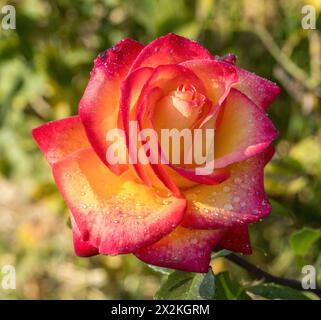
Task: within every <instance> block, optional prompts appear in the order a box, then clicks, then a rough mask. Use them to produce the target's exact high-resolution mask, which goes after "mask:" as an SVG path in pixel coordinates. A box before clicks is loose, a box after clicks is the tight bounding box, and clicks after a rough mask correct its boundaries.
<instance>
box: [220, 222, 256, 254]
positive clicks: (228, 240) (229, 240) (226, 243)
mask: <svg viewBox="0 0 321 320" xmlns="http://www.w3.org/2000/svg"><path fill="white" fill-rule="evenodd" d="M219 246H220V247H222V248H224V249H227V250H231V251H234V252H240V253H244V254H251V253H252V248H251V241H250V235H249V229H248V226H247V225H246V226H240V227H234V228H230V229H228V230H226V232H225V233H224V236H223V237H222V239H221V241H220V243H219Z"/></svg>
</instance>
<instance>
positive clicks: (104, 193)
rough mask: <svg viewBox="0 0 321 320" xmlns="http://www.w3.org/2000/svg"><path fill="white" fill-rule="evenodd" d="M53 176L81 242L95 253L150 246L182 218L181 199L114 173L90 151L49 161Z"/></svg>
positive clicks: (134, 249) (130, 175)
mask: <svg viewBox="0 0 321 320" xmlns="http://www.w3.org/2000/svg"><path fill="white" fill-rule="evenodd" d="M53 174H54V178H55V181H56V184H57V186H58V189H59V191H60V192H61V194H62V196H63V197H64V199H65V201H66V203H67V205H68V207H69V209H70V210H71V212H72V214H73V217H74V219H75V222H76V224H77V226H78V228H79V230H80V232H81V234H82V238H83V240H84V241H86V242H88V243H89V244H91V245H92V246H94V247H96V248H98V249H99V253H101V254H118V253H129V252H133V251H136V250H138V249H140V248H141V247H144V246H147V245H150V244H151V243H154V242H156V241H158V240H160V239H161V238H162V237H164V236H165V235H166V234H168V233H169V232H171V231H172V230H173V229H174V228H175V227H176V226H177V225H178V224H179V222H180V221H181V219H182V217H183V214H184V210H185V206H186V200H185V199H179V198H176V197H174V196H171V195H163V194H160V193H158V192H157V190H154V189H152V188H148V187H146V186H145V185H142V184H140V183H137V182H135V181H134V180H133V179H134V178H133V176H132V173H131V172H130V171H127V172H126V173H124V174H122V175H121V176H116V175H114V174H113V173H111V172H110V171H109V170H108V168H106V166H105V165H104V164H103V163H102V162H101V161H100V160H99V158H98V157H97V155H96V154H95V153H94V152H93V150H91V149H87V150H81V151H79V152H76V153H74V154H72V155H71V156H70V157H67V158H65V159H64V160H62V161H60V162H57V163H55V164H54V166H53Z"/></svg>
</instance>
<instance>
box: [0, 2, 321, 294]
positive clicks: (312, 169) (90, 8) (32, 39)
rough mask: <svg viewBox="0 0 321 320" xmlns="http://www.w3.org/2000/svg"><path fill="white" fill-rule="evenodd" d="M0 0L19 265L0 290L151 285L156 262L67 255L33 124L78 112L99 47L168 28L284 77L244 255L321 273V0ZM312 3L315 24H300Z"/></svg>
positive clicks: (243, 279)
mask: <svg viewBox="0 0 321 320" xmlns="http://www.w3.org/2000/svg"><path fill="white" fill-rule="evenodd" d="M6 3H9V4H12V5H14V6H15V8H16V15H17V16H16V23H17V28H16V30H3V29H1V26H0V211H1V214H0V267H1V266H2V265H5V264H14V265H15V266H16V268H17V290H13V291H5V290H0V297H5V298H25V299H31V298H51V299H54V298H98V299H99V298H121V299H134V298H151V297H152V296H153V295H154V293H155V292H156V290H157V288H158V286H159V284H160V274H159V273H157V272H155V271H153V270H152V269H149V268H148V267H147V266H145V265H144V264H143V263H141V262H139V261H137V260H136V259H135V258H134V257H132V256H124V257H95V258H91V259H81V258H76V257H74V255H73V252H72V243H71V234H70V230H69V229H68V227H67V226H66V223H65V221H66V218H65V217H66V215H67V209H66V206H65V205H64V203H63V201H62V200H61V197H60V196H59V195H58V192H57V190H56V187H55V185H54V183H53V180H52V177H51V173H50V169H49V166H48V165H47V164H46V162H45V160H44V158H43V156H42V155H41V154H40V152H39V150H38V148H37V146H36V145H35V143H34V142H33V140H32V138H31V134H30V132H31V129H32V128H33V127H36V126H37V125H40V124H42V123H44V122H47V121H49V120H54V119H59V118H62V117H65V116H68V115H71V114H75V113H76V112H77V104H78V101H79V99H80V97H81V95H82V92H83V90H84V88H85V86H86V83H87V81H88V79H89V72H90V70H91V68H92V61H93V59H94V57H95V56H96V55H97V54H98V53H99V52H101V51H103V50H105V49H106V48H109V47H111V46H112V45H113V44H115V42H117V41H119V40H120V39H122V38H124V37H131V38H134V39H137V40H139V41H141V42H143V43H148V42H149V41H151V40H153V39H154V38H155V37H158V36H160V35H163V34H165V33H168V32H175V33H178V34H181V35H183V36H186V37H189V38H192V39H195V40H198V41H200V42H201V43H202V44H203V45H204V46H206V47H207V48H208V49H209V50H210V51H211V52H212V53H213V54H220V55H223V54H226V53H229V52H231V53H235V54H236V55H237V56H238V65H240V66H241V67H244V68H246V69H249V70H251V71H253V72H256V73H257V74H260V75H262V76H264V77H267V78H270V79H272V80H274V81H276V82H278V83H279V84H280V86H281V87H282V89H283V90H282V94H281V95H280V97H279V98H278V100H277V101H276V102H275V103H274V104H273V106H272V107H271V108H270V110H269V115H270V117H271V118H272V120H273V121H274V123H275V125H276V127H277V128H278V130H279V132H280V136H279V139H278V140H277V141H276V143H275V146H276V150H277V153H276V156H275V157H274V159H273V161H272V163H271V164H270V165H269V166H268V167H267V170H266V189H267V192H268V194H269V196H270V198H271V199H272V204H273V212H272V214H271V216H270V217H268V218H267V219H265V220H264V221H262V222H261V223H258V224H257V225H255V226H253V227H251V237H252V241H253V248H254V250H253V251H254V253H253V255H252V256H251V257H250V258H249V259H250V260H251V261H252V262H254V263H255V264H257V265H260V266H261V267H262V268H264V269H265V270H267V271H269V272H271V273H273V274H275V275H278V276H286V277H292V278H296V279H300V277H301V268H302V266H303V265H306V264H312V265H315V266H316V267H317V268H318V270H317V273H318V277H319V280H320V281H321V251H320V239H319V238H320V237H319V234H320V233H319V232H320V231H319V230H320V227H321V122H320V114H321V104H320V96H321V14H320V10H321V1H320V0H311V1H308V0H304V1H303V0H293V1H287V0H270V1H263V0H233V1H223V0H213V1H211V0H196V1H193V0H176V1H172V0H159V1H151V0H133V1H120V0H92V1H89V0H88V1H85V0H74V1H67V0H56V1H49V0H41V1H40V0H23V1H22V0H21V1H9V2H7V1H1V0H0V7H2V6H3V5H4V4H6ZM309 3H310V4H312V5H314V6H315V8H316V11H317V29H316V30H303V29H302V28H301V18H302V14H301V8H302V6H303V5H304V4H309ZM0 18H1V16H0ZM307 230H310V231H307ZM311 230H312V231H311ZM313 230H315V231H313ZM311 232H312V234H311ZM307 233H308V234H307ZM292 234H293V235H292ZM291 235H292V236H291ZM290 240H291V241H290ZM213 266H214V271H215V272H216V273H218V272H221V275H220V276H219V277H218V280H217V283H221V285H223V284H224V283H225V285H227V284H228V285H230V286H231V288H233V289H231V292H241V293H242V294H243V293H244V292H243V290H241V291H239V290H238V289H237V286H239V285H242V286H243V285H247V286H248V284H249V283H251V277H250V276H249V275H248V274H247V273H246V272H245V271H244V270H241V269H240V268H238V267H236V266H235V265H233V264H231V263H230V262H227V261H225V260H224V258H220V260H215V263H214V264H213ZM222 271H229V273H228V274H227V273H225V272H224V273H223V274H222ZM189 281H192V280H191V279H189ZM235 288H236V289H235ZM265 289H266V288H265V287H264V286H263V287H262V286H261V287H256V289H252V292H253V293H254V295H253V296H252V298H253V297H254V298H255V297H256V295H258V296H260V295H261V296H263V297H264V296H266V298H271V297H270V296H269V295H268V294H267V293H266V292H268V293H270V292H271V290H272V289H271V288H270V289H271V290H268V291H267V290H265ZM235 290H236V291H235ZM273 290H274V292H279V293H280V292H281V293H280V294H281V295H282V294H283V293H282V292H283V291H282V290H281V289H279V288H273ZM223 294H224V292H223V293H222V290H221V295H223ZM226 298H229V296H227V297H226Z"/></svg>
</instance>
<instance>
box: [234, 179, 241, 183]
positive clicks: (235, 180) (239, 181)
mask: <svg viewBox="0 0 321 320" xmlns="http://www.w3.org/2000/svg"><path fill="white" fill-rule="evenodd" d="M234 182H235V183H236V184H240V183H241V182H242V179H241V178H235V179H234Z"/></svg>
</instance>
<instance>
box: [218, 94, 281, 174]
mask: <svg viewBox="0 0 321 320" xmlns="http://www.w3.org/2000/svg"><path fill="white" fill-rule="evenodd" d="M220 113H222V115H219V117H220V116H221V119H220V120H219V121H220V125H219V126H218V128H217V131H216V134H215V168H216V169H218V168H223V167H225V166H227V165H229V164H231V163H234V162H239V161H242V160H245V159H248V158H249V157H253V156H254V155H256V154H258V153H260V152H261V151H263V150H264V149H266V148H267V147H268V146H269V145H270V144H271V142H272V141H273V140H274V139H275V138H276V137H277V131H276V129H275V127H274V125H273V123H272V122H271V121H270V119H269V118H268V116H267V115H266V114H265V113H264V112H263V111H262V110H261V109H260V108H259V107H257V106H256V105H255V104H254V103H253V102H252V101H251V100H250V99H248V98H247V97H246V96H245V95H244V94H242V93H241V92H239V91H238V90H236V89H231V92H230V94H229V95H228V97H227V98H226V100H225V101H224V103H223V105H222V109H221V110H220Z"/></svg>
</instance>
